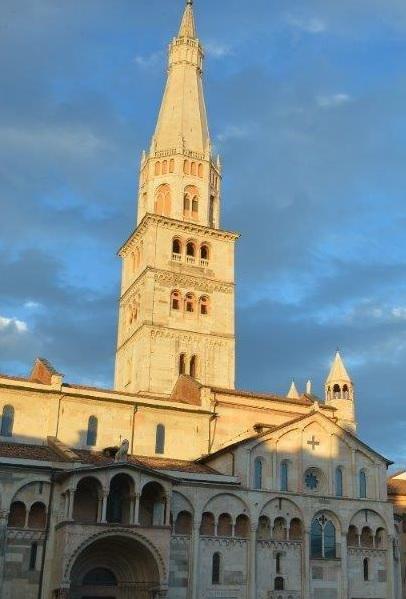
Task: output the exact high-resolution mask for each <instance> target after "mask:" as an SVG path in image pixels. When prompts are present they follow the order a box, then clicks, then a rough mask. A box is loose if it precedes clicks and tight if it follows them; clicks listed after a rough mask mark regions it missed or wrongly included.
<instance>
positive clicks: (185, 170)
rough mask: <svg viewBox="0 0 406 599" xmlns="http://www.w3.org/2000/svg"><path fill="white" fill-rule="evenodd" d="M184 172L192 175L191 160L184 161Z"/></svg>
mask: <svg viewBox="0 0 406 599" xmlns="http://www.w3.org/2000/svg"><path fill="white" fill-rule="evenodd" d="M183 173H184V174H185V175H190V163H189V160H185V161H184V162H183Z"/></svg>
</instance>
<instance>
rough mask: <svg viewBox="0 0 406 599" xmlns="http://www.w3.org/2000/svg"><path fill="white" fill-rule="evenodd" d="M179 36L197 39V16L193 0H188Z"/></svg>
mask: <svg viewBox="0 0 406 599" xmlns="http://www.w3.org/2000/svg"><path fill="white" fill-rule="evenodd" d="M178 37H189V38H191V39H196V25H195V16H194V14H193V0H188V1H187V3H186V8H185V12H184V13H183V19H182V22H181V24H180V29H179V35H178Z"/></svg>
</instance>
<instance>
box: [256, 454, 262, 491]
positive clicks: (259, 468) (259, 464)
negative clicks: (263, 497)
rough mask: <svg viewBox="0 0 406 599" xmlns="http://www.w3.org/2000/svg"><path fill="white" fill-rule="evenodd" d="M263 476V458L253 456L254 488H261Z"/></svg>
mask: <svg viewBox="0 0 406 599" xmlns="http://www.w3.org/2000/svg"><path fill="white" fill-rule="evenodd" d="M262 476H263V459H262V458H260V457H257V458H255V460H254V488H255V489H262V484H263V480H262Z"/></svg>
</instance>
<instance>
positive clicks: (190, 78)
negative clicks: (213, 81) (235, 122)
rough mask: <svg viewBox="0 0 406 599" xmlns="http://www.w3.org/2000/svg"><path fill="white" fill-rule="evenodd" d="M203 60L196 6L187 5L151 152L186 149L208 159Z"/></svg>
mask: <svg viewBox="0 0 406 599" xmlns="http://www.w3.org/2000/svg"><path fill="white" fill-rule="evenodd" d="M203 57H204V54H203V48H202V46H201V44H200V42H199V40H198V39H197V33H196V25H195V19H194V14H193V5H192V3H191V2H188V3H187V5H186V8H185V11H184V13H183V17H182V22H181V25H180V29H179V34H178V36H177V37H175V38H174V39H173V40H172V42H171V43H170V45H169V54H168V79H167V83H166V87H165V93H164V97H163V100H162V104H161V109H160V112H159V117H158V122H157V126H156V129H155V134H154V136H153V138H152V144H151V152H152V151H154V152H162V151H171V150H175V149H178V150H183V149H186V150H189V151H191V152H197V153H199V154H200V155H204V156H205V158H206V159H208V158H209V155H210V138H209V128H208V124H207V114H206V107H205V101H204V94H203V85H202V69H203Z"/></svg>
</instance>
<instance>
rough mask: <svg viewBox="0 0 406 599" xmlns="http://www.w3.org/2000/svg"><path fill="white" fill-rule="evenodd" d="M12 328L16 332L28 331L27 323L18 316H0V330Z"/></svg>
mask: <svg viewBox="0 0 406 599" xmlns="http://www.w3.org/2000/svg"><path fill="white" fill-rule="evenodd" d="M12 328H14V329H15V330H16V331H17V332H18V333H26V332H27V331H28V326H27V323H26V322H24V321H23V320H18V318H6V317H5V316H0V331H5V330H6V329H12Z"/></svg>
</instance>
